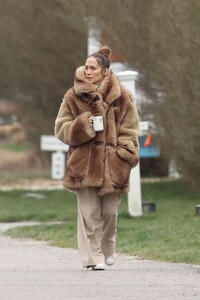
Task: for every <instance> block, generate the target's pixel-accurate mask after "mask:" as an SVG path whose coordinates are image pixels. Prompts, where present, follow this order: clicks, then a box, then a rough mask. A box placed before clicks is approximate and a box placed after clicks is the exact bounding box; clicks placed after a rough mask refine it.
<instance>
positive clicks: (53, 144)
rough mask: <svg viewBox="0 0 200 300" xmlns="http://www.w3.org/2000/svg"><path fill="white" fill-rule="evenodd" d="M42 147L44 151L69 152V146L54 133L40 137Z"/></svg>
mask: <svg viewBox="0 0 200 300" xmlns="http://www.w3.org/2000/svg"><path fill="white" fill-rule="evenodd" d="M40 148H41V150H43V151H63V152H67V151H68V148H69V146H68V145H66V144H64V143H63V142H61V141H60V140H58V139H57V138H56V137H55V136H54V135H42V136H41V137H40Z"/></svg>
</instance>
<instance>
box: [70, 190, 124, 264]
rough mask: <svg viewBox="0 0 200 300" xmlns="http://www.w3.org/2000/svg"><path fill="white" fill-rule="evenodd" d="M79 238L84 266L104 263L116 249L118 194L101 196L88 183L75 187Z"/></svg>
mask: <svg viewBox="0 0 200 300" xmlns="http://www.w3.org/2000/svg"><path fill="white" fill-rule="evenodd" d="M76 195H77V204H78V213H77V241H78V249H79V253H80V258H81V261H82V264H83V266H84V267H88V266H93V265H96V264H98V263H104V260H105V258H106V257H108V256H111V255H113V254H114V253H115V245H116V225H117V212H118V206H119V203H120V195H119V194H107V195H105V196H98V195H97V189H96V188H93V187H86V188H82V189H78V190H77V191H76Z"/></svg>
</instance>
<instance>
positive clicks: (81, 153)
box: [66, 144, 91, 178]
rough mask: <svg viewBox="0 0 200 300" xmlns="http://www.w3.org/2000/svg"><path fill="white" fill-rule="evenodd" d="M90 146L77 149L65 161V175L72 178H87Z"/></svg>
mask: <svg viewBox="0 0 200 300" xmlns="http://www.w3.org/2000/svg"><path fill="white" fill-rule="evenodd" d="M90 156H91V148H90V145H88V144H87V145H83V146H79V147H77V148H76V149H75V150H74V151H73V152H72V153H71V155H70V157H69V158H68V161H67V170H66V175H67V176H69V177H72V178H82V177H85V176H87V173H88V169H89V164H90Z"/></svg>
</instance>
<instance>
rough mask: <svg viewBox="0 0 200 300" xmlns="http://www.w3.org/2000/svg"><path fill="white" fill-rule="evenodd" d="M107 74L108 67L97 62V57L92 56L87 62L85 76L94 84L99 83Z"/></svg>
mask: <svg viewBox="0 0 200 300" xmlns="http://www.w3.org/2000/svg"><path fill="white" fill-rule="evenodd" d="M105 74H106V69H104V68H103V67H102V66H100V64H99V63H98V62H97V60H96V58H95V57H93V56H91V57H89V58H88V59H87V60H86V62H85V76H86V78H87V79H88V80H89V81H91V82H92V83H94V84H99V83H100V82H101V81H102V79H103V77H104V76H105Z"/></svg>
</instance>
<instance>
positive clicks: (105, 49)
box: [98, 45, 112, 58]
mask: <svg viewBox="0 0 200 300" xmlns="http://www.w3.org/2000/svg"><path fill="white" fill-rule="evenodd" d="M98 53H101V54H103V55H105V56H106V57H108V58H109V56H110V55H111V53H112V51H111V49H110V48H109V47H108V46H107V45H104V46H102V47H101V48H100V49H99V51H98Z"/></svg>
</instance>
